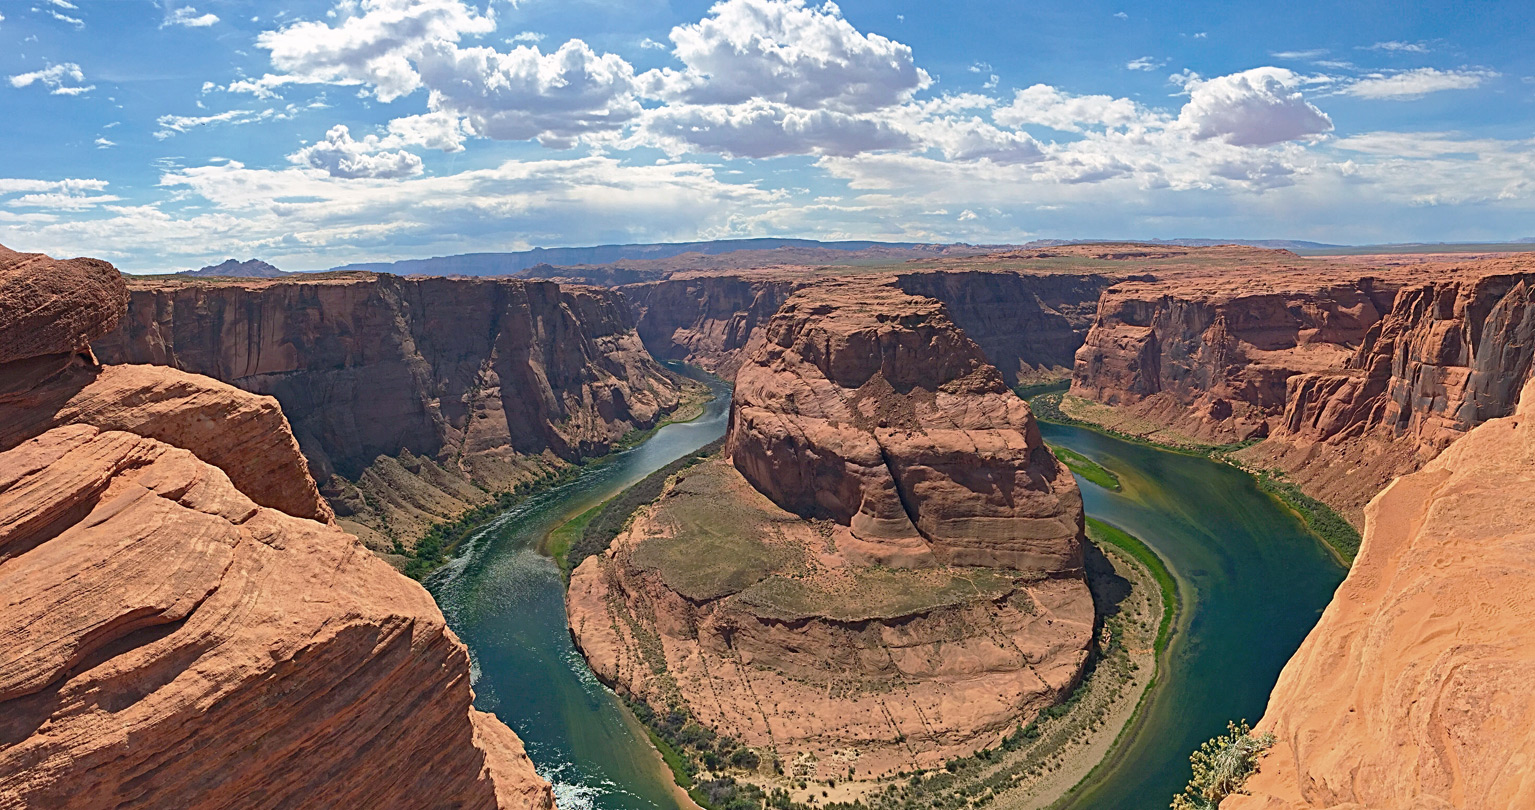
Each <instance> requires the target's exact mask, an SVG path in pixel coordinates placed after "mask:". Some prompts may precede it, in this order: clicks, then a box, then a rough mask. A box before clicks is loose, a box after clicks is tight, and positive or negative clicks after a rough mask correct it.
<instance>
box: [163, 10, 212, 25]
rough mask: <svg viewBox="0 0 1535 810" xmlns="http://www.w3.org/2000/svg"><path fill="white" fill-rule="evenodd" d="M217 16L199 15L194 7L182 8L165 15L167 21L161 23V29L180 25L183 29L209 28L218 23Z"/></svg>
mask: <svg viewBox="0 0 1535 810" xmlns="http://www.w3.org/2000/svg"><path fill="white" fill-rule="evenodd" d="M218 21H219V18H218V15H217V14H198V13H197V9H195V8H193V7H192V6H181V7H180V8H177V9H175V10H173V11H171V12H170V13H168V14H166V15H165V21H164V22H162V23H160V27H161V28H169V27H171V26H173V25H179V26H181V27H183V28H207V27H208V26H210V25H213V24H214V23H216V22H218Z"/></svg>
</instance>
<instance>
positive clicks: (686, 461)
mask: <svg viewBox="0 0 1535 810" xmlns="http://www.w3.org/2000/svg"><path fill="white" fill-rule="evenodd" d="M724 444H725V440H724V439H716V440H715V441H713V442H710V443H709V444H706V445H704V446H703V447H701V448H699V449H697V450H695V451H693V452H691V453H689V454H687V455H685V456H683V457H682V458H679V459H677V460H676V461H673V462H672V463H670V464H668V465H666V466H665V467H662V468H661V469H659V470H656V471H655V472H653V473H651V474H650V475H647V476H645V477H644V478H642V479H640V480H639V481H638V482H637V483H635V484H634V485H633V486H631V487H629V488H628V489H626V490H624V491H623V492H621V493H619V494H618V495H615V496H614V497H612V498H609V499H608V500H607V501H606V502H604V503H603V504H601V505H600V506H597V507H593V509H592V510H588V512H583V513H581V514H580V515H578V516H576V517H575V518H573V519H572V520H571V521H570V522H569V523H566V524H565V525H564V526H561V527H560V528H559V529H556V530H555V533H556V534H558V533H560V532H562V531H566V530H567V528H568V529H569V531H568V532H566V536H567V537H568V538H569V540H570V546H569V548H568V549H567V550H564V551H563V552H562V551H561V549H559V548H558V547H557V545H556V544H557V542H558V541H556V539H555V537H554V536H553V535H550V539H549V543H548V546H547V549H548V552H549V556H551V557H553V558H554V560H555V562H557V563H559V565H560V568H561V569H562V570H563V571H564V572H565V576H566V578H567V579H568V578H569V577H570V572H571V571H574V570H575V569H576V566H578V565H580V564H581V562H582V561H583V560H585V559H586V558H587V557H592V556H596V555H599V554H603V553H605V552H606V551H607V550H608V546H611V545H613V538H615V537H617V536H618V535H619V533H620V532H622V531H623V530H624V526H626V525H628V523H629V518H630V517H631V516H632V515H633V514H634V510H636V509H639V508H640V507H641V506H644V505H645V504H647V503H650V502H652V501H654V500H655V499H656V498H658V497H660V496H661V491H662V490H664V489H665V488H666V482H667V480H668V479H670V478H671V477H672V476H673V475H676V474H677V473H678V472H680V471H682V470H685V469H687V468H689V467H692V466H693V465H695V464H697V463H699V462H700V461H703V460H704V459H706V458H709V457H710V456H713V455H714V454H716V453H718V452H719V451H720V448H721V447H723V446H724ZM594 510H595V514H592V515H591V517H587V514H588V513H590V512H592V511H594ZM583 518H584V519H585V523H582V524H581V525H580V528H579V531H577V529H576V527H575V526H573V524H575V523H576V521H580V520H582V519H583Z"/></svg>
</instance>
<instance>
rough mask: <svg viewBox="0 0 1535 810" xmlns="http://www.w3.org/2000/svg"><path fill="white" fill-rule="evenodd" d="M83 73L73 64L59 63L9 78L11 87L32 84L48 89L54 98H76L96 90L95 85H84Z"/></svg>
mask: <svg viewBox="0 0 1535 810" xmlns="http://www.w3.org/2000/svg"><path fill="white" fill-rule="evenodd" d="M84 81H85V72H84V71H82V70H80V66H79V65H77V64H75V63H74V62H60V63H59V64H57V65H49V66H48V67H45V68H43V69H42V70H34V71H32V72H30V73H18V74H16V75H15V76H12V77H11V86H12V87H28V86H31V85H33V84H41V85H42V86H44V87H46V88H48V92H49V93H51V94H53V95H55V96H78V95H80V94H82V93H87V92H90V91H91V90H94V89H96V85H94V84H91V85H84V84H81V82H84Z"/></svg>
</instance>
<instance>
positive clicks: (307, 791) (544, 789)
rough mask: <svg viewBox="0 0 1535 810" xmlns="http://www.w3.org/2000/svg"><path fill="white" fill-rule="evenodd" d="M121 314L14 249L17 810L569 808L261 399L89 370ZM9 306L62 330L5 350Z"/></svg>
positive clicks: (12, 675) (2, 381) (11, 687)
mask: <svg viewBox="0 0 1535 810" xmlns="http://www.w3.org/2000/svg"><path fill="white" fill-rule="evenodd" d="M18 257H20V258H18ZM45 271H46V273H47V274H48V278H47V279H43V280H39V279H38V278H37V275H38V274H40V273H44V272H45ZM107 271H110V272H107ZM72 274H77V275H81V276H84V278H83V279H78V280H80V281H82V282H84V283H81V284H66V285H64V286H62V287H60V288H59V289H60V290H61V291H62V293H61V294H62V296H63V298H62V299H58V300H43V299H39V298H37V297H36V296H37V295H38V294H39V293H38V291H45V290H47V289H48V286H47V285H48V283H49V282H53V281H58V280H59V279H64V280H66V281H68V280H72ZM92 285H95V287H93V286H92ZM97 288H99V289H97ZM17 290H23V291H26V293H27V294H29V295H33V296H34V297H33V298H31V299H25V298H23V299H18V297H17V295H15V292H16V291H17ZM126 298H127V295H126V290H125V289H124V288H123V283H122V281H121V280H120V279H119V278H118V277H117V275H116V271H115V270H111V268H110V266H109V265H104V264H103V263H96V262H89V261H82V260H77V261H76V262H70V263H56V262H51V260H46V259H42V258H40V257H28V256H25V255H23V254H15V253H11V252H9V251H4V252H0V301H4V308H3V309H0V346H3V347H4V348H5V349H6V350H7V351H8V352H9V354H8V355H7V357H9V358H11V359H10V361H9V362H6V363H3V364H0V425H3V430H0V806H8V807H10V806H17V807H70V808H108V807H121V806H126V805H132V806H147V807H187V808H214V807H290V806H342V807H359V806H387V807H405V808H409V807H421V808H425V807H458V808H542V809H545V810H547V808H552V806H553V803H552V797H551V792H550V789H549V786H548V784H547V783H546V782H544V781H543V780H542V779H540V778H539V777H538V776H537V775H536V774H535V773H534V772H533V768H532V764H531V762H530V761H529V760H528V759H527V756H526V754H524V753H523V751H522V747H521V744H520V743H519V742H518V741H517V739H516V737H515V735H513V734H512V732H511V731H510V730H509V729H507V728H506V727H505V726H504V725H502V724H501V723H500V722H499V721H497V720H496V719H495V718H493V717H492V716H490V715H486V714H482V713H479V712H476V711H474V710H473V709H472V708H471V706H470V704H471V701H472V699H473V693H472V691H471V689H470V683H469V662H468V656H467V654H466V651H465V649H464V647H463V645H462V644H460V643H459V642H458V640H457V639H456V638H454V636H453V634H452V632H451V631H449V630H448V629H447V627H446V625H445V623H444V621H443V618H442V614H441V613H440V612H439V611H438V610H437V608H436V606H435V605H434V604H433V602H432V599H431V597H430V596H429V595H428V594H427V593H426V591H424V590H423V589H422V588H421V587H420V586H419V585H418V584H416V583H414V582H411V581H410V580H407V579H405V578H404V577H401V576H399V575H398V574H396V573H395V572H394V571H393V570H391V569H390V568H389V567H388V566H387V565H385V564H384V563H383V562H382V561H380V560H378V559H377V558H375V557H374V556H373V555H372V554H370V553H368V552H367V551H366V549H364V548H363V547H362V545H361V544H359V543H358V542H357V541H356V540H355V539H354V538H352V537H350V536H349V535H347V534H345V533H344V532H342V531H341V530H340V529H338V528H337V527H336V526H334V525H333V524H331V523H329V522H328V520H329V514H330V513H329V510H328V508H327V507H325V505H324V502H323V501H321V500H320V499H319V497H318V493H317V491H316V488H315V485H314V482H313V480H312V479H310V478H309V476H308V474H307V472H306V467H305V462H304V459H303V457H302V456H301V455H300V454H299V453H298V445H297V442H295V441H294V439H293V436H292V434H291V432H290V431H289V430H288V426H287V422H286V421H285V420H284V419H283V416H282V413H281V411H279V410H278V409H277V407H276V405H275V403H274V402H273V401H272V400H271V399H270V398H266V397H259V396H255V395H253V394H250V393H247V392H244V391H241V390H239V389H236V388H234V387H231V386H228V385H224V384H222V383H219V382H216V381H214V380H209V379H206V378H203V377H198V376H195V375H190V374H185V373H182V372H178V371H175V370H172V369H165V368H154V367H145V366H121V367H113V368H102V367H100V366H98V365H97V364H96V363H95V361H94V359H93V358H92V357H91V354H90V349H89V341H90V340H92V339H95V338H99V337H101V336H102V335H103V334H105V333H107V332H109V331H110V330H111V329H113V328H114V327H115V325H116V323H117V321H118V319H119V317H120V316H121V314H122V308H123V303H124V302H125V301H126ZM17 300H27V301H29V302H30V303H31V304H41V305H43V307H44V308H47V307H53V308H54V309H56V310H57V311H59V312H60V313H62V314H61V317H60V322H61V323H67V324H69V326H68V328H67V329H60V330H58V331H57V332H56V333H55V334H52V335H51V336H48V337H47V339H37V338H36V336H35V335H34V336H31V337H30V338H29V339H30V341H31V342H23V341H20V340H15V339H13V336H15V335H16V334H17V333H16V332H15V331H14V328H13V323H14V320H13V318H14V317H15V316H16V314H17V312H18V310H16V309H13V308H12V304H13V303H14V302H15V301H17ZM26 311H33V310H22V312H26Z"/></svg>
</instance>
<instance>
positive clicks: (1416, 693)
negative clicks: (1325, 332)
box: [1221, 282, 1535, 810]
mask: <svg viewBox="0 0 1535 810" xmlns="http://www.w3.org/2000/svg"><path fill="white" fill-rule="evenodd" d="M1495 286H1502V282H1499V283H1498V284H1497V285H1495ZM1449 311H1453V309H1446V310H1441V312H1449ZM1482 334H1483V335H1485V334H1486V332H1485V331H1483V333H1482ZM1519 399H1520V404H1519V406H1518V410H1517V412H1516V413H1515V415H1513V416H1510V417H1504V418H1496V419H1492V420H1491V421H1488V422H1485V423H1484V424H1482V425H1480V426H1479V427H1476V428H1474V429H1472V430H1470V431H1469V432H1468V433H1467V434H1466V435H1465V436H1464V438H1461V439H1459V440H1458V441H1456V442H1455V443H1454V444H1451V445H1450V446H1449V447H1448V448H1447V449H1445V450H1444V451H1443V452H1442V453H1441V454H1440V455H1439V456H1438V457H1437V458H1436V459H1434V460H1433V461H1431V462H1429V463H1428V464H1427V465H1426V466H1424V468H1423V469H1422V470H1420V471H1418V472H1416V473H1413V474H1410V475H1406V476H1404V477H1402V478H1399V479H1397V480H1396V481H1395V482H1394V483H1392V484H1391V485H1390V486H1389V487H1387V488H1386V490H1385V491H1384V492H1382V493H1381V494H1380V495H1379V496H1378V497H1376V498H1375V499H1374V500H1373V501H1372V502H1371V503H1370V505H1369V507H1368V509H1367V510H1366V520H1365V532H1364V544H1363V546H1362V548H1361V549H1360V553H1359V557H1358V559H1357V560H1355V562H1354V566H1353V568H1352V569H1351V570H1350V571H1349V575H1348V578H1347V579H1345V580H1344V582H1343V584H1342V586H1340V587H1339V589H1338V593H1337V595H1336V596H1335V597H1334V598H1333V601H1332V603H1331V604H1330V605H1328V607H1327V609H1326V611H1325V612H1324V613H1323V614H1322V618H1321V621H1319V622H1318V623H1317V626H1316V628H1315V629H1313V630H1312V631H1311V634H1310V635H1309V636H1308V637H1307V638H1306V641H1305V643H1304V644H1302V645H1301V648H1300V650H1299V651H1298V652H1297V653H1296V654H1295V657H1294V658H1292V659H1291V660H1290V662H1289V663H1288V664H1287V665H1286V666H1285V669H1284V671H1283V673H1282V674H1281V675H1280V677H1279V683H1278V685H1276V686H1275V688H1274V692H1273V695H1272V696H1271V697H1270V699H1269V706H1268V710H1267V711H1266V712H1265V714H1264V716H1263V720H1262V721H1261V722H1260V723H1259V724H1258V729H1259V730H1260V731H1269V732H1272V733H1273V734H1274V735H1275V736H1276V738H1277V743H1276V744H1275V745H1274V747H1273V749H1272V750H1271V751H1270V752H1269V753H1268V754H1267V755H1266V756H1265V757H1264V758H1263V759H1262V760H1261V761H1260V765H1259V772H1258V773H1257V774H1256V775H1255V776H1253V777H1252V778H1250V779H1249V780H1248V782H1247V784H1246V786H1245V787H1246V790H1247V791H1248V792H1249V793H1250V794H1251V795H1249V796H1234V797H1232V798H1229V799H1227V800H1226V801H1225V802H1223V803H1222V804H1221V807H1222V808H1223V809H1224V810H1282V809H1283V810H1298V809H1299V808H1339V810H1342V808H1357V807H1394V808H1502V807H1508V808H1511V807H1531V806H1535V780H1532V779H1531V775H1530V769H1529V764H1528V763H1529V762H1530V761H1531V759H1532V758H1535V732H1532V731H1531V729H1532V728H1535V703H1532V702H1531V700H1530V695H1529V684H1531V683H1535V630H1532V628H1535V602H1531V600H1530V599H1529V595H1530V594H1531V593H1532V592H1535V571H1532V569H1531V565H1530V561H1531V559H1535V532H1532V531H1531V528H1530V521H1529V516H1530V514H1531V513H1532V512H1535V488H1532V487H1531V477H1532V476H1531V471H1532V470H1535V385H1526V386H1525V388H1524V393H1523V396H1522V397H1520V398H1519Z"/></svg>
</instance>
